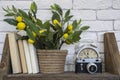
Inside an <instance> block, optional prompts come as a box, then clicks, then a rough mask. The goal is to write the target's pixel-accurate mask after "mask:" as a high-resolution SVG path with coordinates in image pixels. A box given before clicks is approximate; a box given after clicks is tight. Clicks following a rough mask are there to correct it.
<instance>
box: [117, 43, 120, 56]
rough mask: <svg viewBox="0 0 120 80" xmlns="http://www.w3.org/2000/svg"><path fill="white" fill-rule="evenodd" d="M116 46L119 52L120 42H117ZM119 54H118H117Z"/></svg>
mask: <svg viewBox="0 0 120 80" xmlns="http://www.w3.org/2000/svg"><path fill="white" fill-rule="evenodd" d="M117 45H118V49H119V51H120V42H117ZM119 54H120V53H119Z"/></svg>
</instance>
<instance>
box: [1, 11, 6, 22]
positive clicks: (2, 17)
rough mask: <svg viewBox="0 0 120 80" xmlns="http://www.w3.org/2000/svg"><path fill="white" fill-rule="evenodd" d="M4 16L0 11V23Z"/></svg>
mask: <svg viewBox="0 0 120 80" xmlns="http://www.w3.org/2000/svg"><path fill="white" fill-rule="evenodd" d="M4 15H5V12H3V11H0V21H2V20H3V19H5V17H4Z"/></svg>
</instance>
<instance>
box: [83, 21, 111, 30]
mask: <svg viewBox="0 0 120 80" xmlns="http://www.w3.org/2000/svg"><path fill="white" fill-rule="evenodd" d="M82 24H84V25H88V26H90V28H89V29H88V31H110V30H113V22H112V21H83V22H82ZM84 25H83V26H84Z"/></svg>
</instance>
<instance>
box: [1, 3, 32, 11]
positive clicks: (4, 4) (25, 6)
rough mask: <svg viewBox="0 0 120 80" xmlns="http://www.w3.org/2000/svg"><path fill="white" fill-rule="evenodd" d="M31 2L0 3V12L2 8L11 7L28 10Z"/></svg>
mask: <svg viewBox="0 0 120 80" xmlns="http://www.w3.org/2000/svg"><path fill="white" fill-rule="evenodd" d="M31 2H32V1H27V2H26V1H0V10H3V9H2V7H4V8H6V7H7V6H9V7H11V6H12V5H14V6H15V7H16V8H19V9H29V7H30V4H31Z"/></svg>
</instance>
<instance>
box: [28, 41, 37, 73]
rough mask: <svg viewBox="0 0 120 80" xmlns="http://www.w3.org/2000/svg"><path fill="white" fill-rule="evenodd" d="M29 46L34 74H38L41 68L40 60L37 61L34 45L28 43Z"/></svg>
mask: <svg viewBox="0 0 120 80" xmlns="http://www.w3.org/2000/svg"><path fill="white" fill-rule="evenodd" d="M28 45H29V51H30V57H31V64H32V70H33V73H38V72H39V67H38V59H37V54H36V49H35V47H34V45H33V44H30V43H28Z"/></svg>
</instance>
